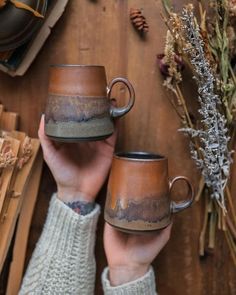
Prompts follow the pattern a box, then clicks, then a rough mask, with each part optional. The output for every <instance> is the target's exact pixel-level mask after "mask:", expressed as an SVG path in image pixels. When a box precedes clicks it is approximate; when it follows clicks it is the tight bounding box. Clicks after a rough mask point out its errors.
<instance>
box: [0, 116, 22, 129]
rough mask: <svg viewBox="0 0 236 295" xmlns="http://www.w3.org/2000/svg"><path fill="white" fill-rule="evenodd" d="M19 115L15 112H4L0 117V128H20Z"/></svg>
mask: <svg viewBox="0 0 236 295" xmlns="http://www.w3.org/2000/svg"><path fill="white" fill-rule="evenodd" d="M18 120H19V115H18V114H17V113H13V112H2V113H1V117H0V128H1V129H3V130H6V131H12V130H16V129H17V128H18Z"/></svg>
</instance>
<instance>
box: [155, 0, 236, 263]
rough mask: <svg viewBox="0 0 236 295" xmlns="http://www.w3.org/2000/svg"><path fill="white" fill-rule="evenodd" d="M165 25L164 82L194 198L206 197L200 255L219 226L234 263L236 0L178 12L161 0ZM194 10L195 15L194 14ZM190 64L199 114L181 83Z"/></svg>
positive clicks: (161, 57) (212, 241)
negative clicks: (194, 178)
mask: <svg viewBox="0 0 236 295" xmlns="http://www.w3.org/2000/svg"><path fill="white" fill-rule="evenodd" d="M162 1H163V6H164V8H165V11H166V17H164V21H165V23H166V25H167V27H168V31H167V35H166V44H165V50H164V53H163V54H161V55H158V62H159V66H160V70H161V73H162V74H163V76H164V83H163V85H164V86H165V87H166V88H167V89H168V90H170V91H171V92H172V93H173V94H174V98H173V97H170V102H171V104H172V106H173V107H174V109H175V111H176V113H177V115H178V116H179V118H180V120H181V122H182V128H181V129H180V131H182V132H183V133H184V134H186V135H187V136H188V138H189V140H190V151H191V156H192V158H193V159H194V161H195V163H196V165H197V167H198V168H199V169H200V171H201V179H200V182H199V190H198V194H197V198H196V199H197V200H199V199H200V198H205V214H204V216H205V218H204V221H203V226H202V231H201V235H200V250H199V252H200V255H204V253H205V249H206V245H205V244H206V240H207V239H206V235H207V229H209V231H208V233H209V237H208V247H209V248H214V245H215V236H216V230H217V228H218V229H219V230H223V231H224V233H225V237H226V241H227V243H228V245H229V249H230V252H231V255H232V258H233V261H234V263H235V265H236V208H235V203H234V202H233V199H232V196H231V193H230V190H229V179H230V172H231V168H232V165H233V160H232V158H233V157H232V153H233V145H234V140H235V134H236V132H235V131H236V77H235V71H236V67H235V64H236V33H235V23H236V2H235V1H234V0H231V1H230V0H223V1H220V0H211V1H205V2H204V3H203V1H200V0H199V1H198V3H199V7H198V9H199V11H198V13H196V11H195V10H194V7H193V5H192V4H189V5H187V6H185V7H184V8H183V10H182V12H181V13H180V14H177V13H175V12H174V11H173V8H172V7H171V5H170V1H168V0H162ZM196 14H197V15H199V17H198V18H197V17H196ZM184 66H186V67H189V69H190V70H191V72H192V77H193V78H194V80H195V81H196V84H197V92H196V101H197V103H198V113H199V114H198V115H199V116H198V117H199V118H198V119H195V117H194V118H193V116H192V114H191V112H190V111H189V109H190V107H189V106H188V104H187V103H186V101H187V100H186V99H185V97H184V95H183V92H182V90H181V87H184V85H185V83H186V82H187V81H185V80H184V78H183V76H182V70H183V68H184Z"/></svg>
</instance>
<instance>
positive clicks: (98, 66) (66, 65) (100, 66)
mask: <svg viewBox="0 0 236 295" xmlns="http://www.w3.org/2000/svg"><path fill="white" fill-rule="evenodd" d="M49 66H50V67H52V68H54V67H76V68H78V67H96V68H104V66H102V65H85V64H81V65H80V64H50V65H49Z"/></svg>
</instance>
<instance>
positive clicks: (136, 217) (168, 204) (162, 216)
mask: <svg viewBox="0 0 236 295" xmlns="http://www.w3.org/2000/svg"><path fill="white" fill-rule="evenodd" d="M180 180H182V181H185V182H186V183H187V185H188V189H189V191H188V198H187V199H186V200H184V201H181V202H174V201H172V200H171V199H170V192H171V190H172V189H173V185H174V183H176V182H177V181H180ZM193 199H194V191H193V187H192V185H191V183H190V181H189V180H188V178H187V177H185V176H177V177H175V178H174V179H172V180H170V179H169V175H168V159H167V158H166V157H164V156H161V155H158V154H152V153H145V152H127V153H125V152H124V153H117V154H115V155H114V157H113V161H112V168H111V172H110V176H109V181H108V188H107V198H106V205H105V211H104V218H105V220H106V222H108V223H109V224H110V225H112V226H115V227H116V228H117V229H120V230H122V231H125V232H133V233H138V232H150V231H155V230H160V229H162V228H165V227H166V226H168V225H169V224H170V223H171V220H172V213H176V212H179V211H181V210H183V209H185V208H188V207H189V206H190V205H191V204H192V202H193Z"/></svg>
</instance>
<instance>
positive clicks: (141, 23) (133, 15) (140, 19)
mask: <svg viewBox="0 0 236 295" xmlns="http://www.w3.org/2000/svg"><path fill="white" fill-rule="evenodd" d="M130 20H131V22H132V23H133V25H134V27H135V28H136V29H137V30H138V31H139V32H142V33H147V32H148V31H149V26H148V24H147V22H146V18H145V17H144V16H143V14H142V11H141V10H140V9H137V8H131V9H130Z"/></svg>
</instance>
